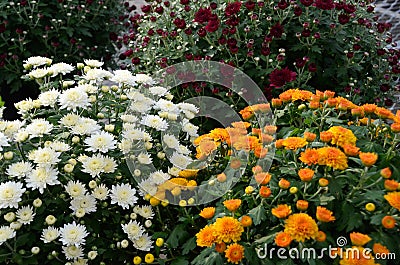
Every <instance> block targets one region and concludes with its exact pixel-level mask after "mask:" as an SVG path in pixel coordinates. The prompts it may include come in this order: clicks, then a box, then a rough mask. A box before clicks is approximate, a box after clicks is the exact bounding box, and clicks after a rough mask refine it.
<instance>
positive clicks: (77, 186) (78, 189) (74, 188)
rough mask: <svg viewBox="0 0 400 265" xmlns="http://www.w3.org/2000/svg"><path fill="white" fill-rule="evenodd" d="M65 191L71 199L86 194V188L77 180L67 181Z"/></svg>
mask: <svg viewBox="0 0 400 265" xmlns="http://www.w3.org/2000/svg"><path fill="white" fill-rule="evenodd" d="M65 191H66V192H67V193H68V194H69V196H71V197H72V198H78V197H81V196H83V195H85V194H86V188H85V186H84V185H83V184H82V183H81V182H79V181H78V180H76V181H72V180H70V181H68V183H67V185H66V186H65Z"/></svg>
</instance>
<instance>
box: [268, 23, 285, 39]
mask: <svg viewBox="0 0 400 265" xmlns="http://www.w3.org/2000/svg"><path fill="white" fill-rule="evenodd" d="M283 32H284V29H283V26H282V25H281V24H280V23H279V22H278V23H276V24H275V25H273V26H272V27H271V29H270V30H269V33H270V34H271V36H273V37H275V38H280V37H282V34H283Z"/></svg>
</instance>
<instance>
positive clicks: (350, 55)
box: [346, 52, 354, 59]
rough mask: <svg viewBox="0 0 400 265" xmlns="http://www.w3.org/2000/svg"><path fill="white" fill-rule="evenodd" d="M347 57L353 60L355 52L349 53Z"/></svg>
mask: <svg viewBox="0 0 400 265" xmlns="http://www.w3.org/2000/svg"><path fill="white" fill-rule="evenodd" d="M346 56H347V58H349V59H350V58H353V57H354V52H348V53H347V54H346Z"/></svg>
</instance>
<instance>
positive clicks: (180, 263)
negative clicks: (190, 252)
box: [171, 257, 189, 265]
mask: <svg viewBox="0 0 400 265" xmlns="http://www.w3.org/2000/svg"><path fill="white" fill-rule="evenodd" d="M188 264H189V261H187V260H186V259H184V258H183V257H179V258H177V259H176V260H174V261H173V262H171V265H188Z"/></svg>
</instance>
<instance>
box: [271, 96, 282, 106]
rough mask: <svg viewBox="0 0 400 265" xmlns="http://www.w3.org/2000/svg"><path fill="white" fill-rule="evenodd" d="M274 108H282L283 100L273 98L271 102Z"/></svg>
mask: <svg viewBox="0 0 400 265" xmlns="http://www.w3.org/2000/svg"><path fill="white" fill-rule="evenodd" d="M271 104H272V107H274V108H277V107H280V106H282V99H280V98H273V99H272V101H271Z"/></svg>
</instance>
